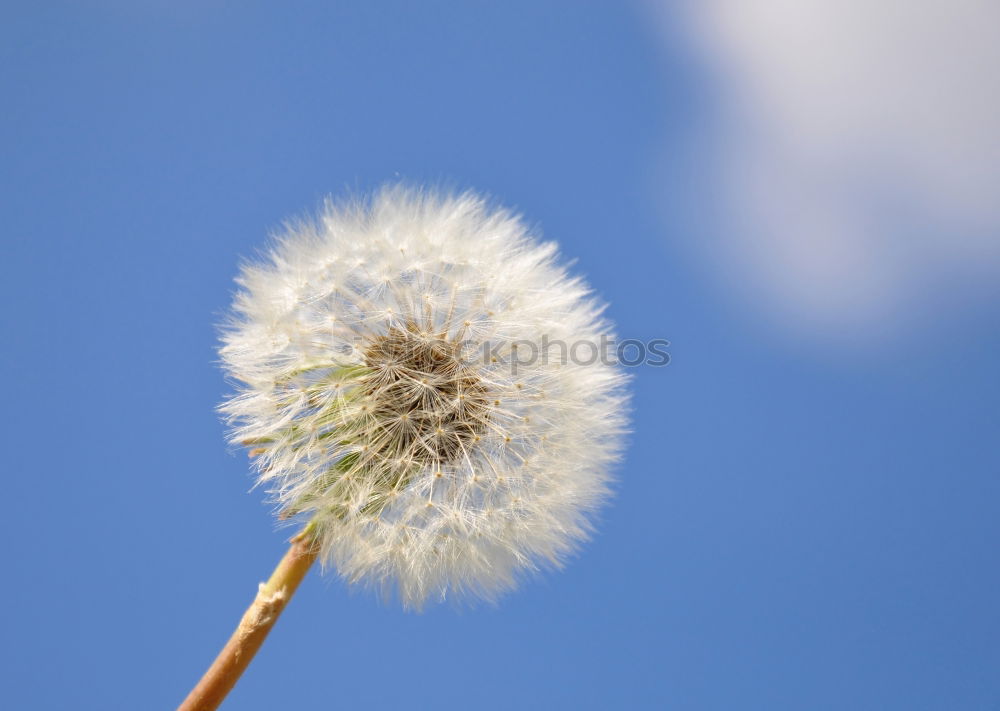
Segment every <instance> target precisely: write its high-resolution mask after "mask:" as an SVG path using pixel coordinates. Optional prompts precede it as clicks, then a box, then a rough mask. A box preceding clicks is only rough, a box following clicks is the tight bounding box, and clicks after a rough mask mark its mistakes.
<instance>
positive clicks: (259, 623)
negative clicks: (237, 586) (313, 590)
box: [177, 526, 318, 711]
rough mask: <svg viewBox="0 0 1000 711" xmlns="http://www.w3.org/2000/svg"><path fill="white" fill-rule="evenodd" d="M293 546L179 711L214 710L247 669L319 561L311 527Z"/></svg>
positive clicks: (292, 542) (295, 539) (297, 537)
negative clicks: (312, 567)
mask: <svg viewBox="0 0 1000 711" xmlns="http://www.w3.org/2000/svg"><path fill="white" fill-rule="evenodd" d="M291 544H292V545H291V547H290V548H289V549H288V552H287V553H285V557H284V558H282V559H281V562H280V563H278V567H277V568H275V569H274V572H273V573H272V574H271V577H270V579H269V580H268V581H267V582H266V583H261V584H260V587H259V589H258V591H257V597H256V598H255V599H254V601H253V603H252V604H251V605H250V607H249V608H247V611H246V612H245V613H244V614H243V619H241V620H240V624H239V626H238V627H237V628H236V631H235V632H233V635H232V637H230V638H229V641H228V642H226V646H225V647H223V648H222V651H221V652H219V656H218V657H216V658H215V661H214V662H212V666H210V667H209V668H208V671H206V672H205V675H204V676H203V677H202V678H201V680H200V681H199V682H198V684H197V686H195V687H194V689H192V690H191V693H190V694H188V697H187V698H186V699H184V702H183V703H182V704H181V705H180V706H179V707H178V709H177V711H212V709H216V708H218V707H219V704H221V703H222V701H223V700H224V699H225V698H226V695H227V694H228V693H229V692H230V690H232V688H233V686H235V684H236V682H237V680H238V679H239V678H240V676H241V675H242V674H243V672H244V670H246V668H247V666H248V665H249V664H250V660H252V659H253V657H254V655H255V654H256V653H257V650H258V649H260V645H261V644H263V642H264V639H265V638H266V637H267V634H268V632H270V631H271V628H272V627H273V626H274V623H275V622H276V621H277V620H278V616H279V615H280V614H281V612H282V610H284V609H285V605H287V604H288V601H289V600H290V599H291V597H292V595H293V594H294V593H295V590H296V588H298V586H299V583H301V582H302V578H304V577H305V574H306V573H307V572H308V571H309V568H310V567H311V566H312V564H313V562H314V561H315V560H316V556H317V554H318V550H317V547H316V544H315V541H314V538H313V531H312V527H311V526H307V527H306V528H305V529H304V530H303V531H302V532H301V533H299V534H298V535H297V536H295V538H293V539H292V541H291Z"/></svg>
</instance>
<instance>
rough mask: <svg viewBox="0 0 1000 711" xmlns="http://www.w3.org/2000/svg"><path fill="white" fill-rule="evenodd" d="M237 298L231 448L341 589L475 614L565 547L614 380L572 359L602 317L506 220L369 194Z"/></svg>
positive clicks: (612, 419) (583, 352)
mask: <svg viewBox="0 0 1000 711" xmlns="http://www.w3.org/2000/svg"><path fill="white" fill-rule="evenodd" d="M238 283H239V285H240V287H241V290H240V291H239V292H238V294H237V296H236V298H235V303H234V306H233V315H232V318H231V321H230V323H229V324H228V326H227V328H226V331H225V334H224V337H223V341H224V343H223V347H222V349H221V355H222V359H223V362H224V365H225V368H226V370H227V372H228V373H229V374H230V375H231V376H232V377H233V378H235V379H236V380H237V381H239V383H240V389H239V391H238V393H236V394H235V395H234V396H233V397H232V398H231V399H229V400H228V401H227V402H225V403H224V404H223V405H222V407H221V409H222V411H223V413H224V414H225V415H226V416H227V417H228V419H229V421H230V422H231V424H232V426H233V428H232V440H233V441H234V442H239V443H242V444H245V445H246V446H249V447H251V448H252V454H253V455H254V456H255V459H254V461H255V464H256V467H257V471H258V480H259V482H260V483H263V484H264V485H266V486H267V487H268V489H269V490H270V492H271V493H272V495H273V497H274V500H275V501H276V503H277V504H278V508H279V511H280V516H281V518H284V519H287V518H291V517H296V518H302V519H305V520H310V521H313V525H314V526H315V530H316V531H317V535H318V541H319V544H320V545H321V547H322V558H323V560H324V562H325V563H327V564H332V565H333V566H334V567H335V568H336V569H337V570H338V571H339V572H340V573H341V575H342V576H344V577H345V578H346V579H347V580H348V581H351V582H363V583H367V584H370V585H372V586H374V587H377V588H380V589H381V590H382V591H383V592H386V593H391V592H392V591H395V592H396V593H398V595H399V597H400V599H401V600H402V602H403V604H404V606H407V607H415V608H419V607H421V606H422V605H423V604H424V603H425V602H426V601H427V600H428V599H444V598H445V597H446V596H451V597H453V598H462V597H464V596H469V595H471V596H478V597H485V598H487V599H492V598H495V597H496V596H497V595H498V594H500V593H501V592H503V591H505V590H507V589H509V588H511V587H512V586H513V585H514V584H515V582H516V579H517V577H518V573H519V572H520V571H525V570H534V569H537V568H538V567H539V566H541V565H545V564H550V565H558V564H560V562H561V561H562V560H563V559H564V558H565V556H566V555H567V554H569V553H570V552H572V551H573V550H574V548H575V546H576V545H577V544H578V543H579V542H580V541H581V540H583V539H584V538H585V537H586V535H587V533H588V531H589V528H590V521H591V518H592V516H593V514H594V512H595V511H596V509H597V508H598V507H599V506H600V504H601V503H602V502H603V500H604V499H605V498H606V497H607V495H608V482H609V476H610V468H611V466H612V465H613V463H614V460H615V459H616V457H617V455H618V453H619V449H620V445H621V439H622V432H623V428H624V426H625V404H626V395H625V392H624V380H625V379H624V377H623V375H622V374H621V373H620V372H619V370H618V369H617V368H616V367H615V366H614V365H613V364H611V363H609V362H608V361H607V360H606V359H604V358H597V359H596V360H593V356H594V355H595V354H596V353H598V352H599V349H604V350H606V344H607V343H608V342H609V339H610V338H611V335H612V334H611V331H610V326H609V324H608V323H607V322H606V321H605V320H604V319H603V318H602V317H601V311H602V306H601V305H600V304H598V303H597V302H595V301H594V299H593V298H592V297H591V296H590V295H589V291H588V288H587V286H586V285H585V284H584V283H583V282H582V281H580V280H579V279H576V278H573V277H570V276H569V275H568V274H567V273H566V271H565V269H564V268H563V267H562V266H560V265H559V264H557V262H556V246H555V245H554V244H552V243H539V242H537V241H535V240H534V239H533V238H532V237H531V235H530V234H529V233H528V231H527V230H526V228H525V226H524V224H523V223H522V222H521V221H520V220H519V219H518V218H517V217H516V216H514V215H512V214H511V213H509V212H507V211H504V210H499V209H493V208H491V207H490V206H488V205H487V204H486V203H485V202H484V201H483V200H482V199H481V198H479V197H477V196H475V195H473V194H469V193H466V194H463V195H442V194H436V193H433V192H426V191H418V190H413V189H407V188H403V187H391V188H385V189H383V190H382V191H380V192H379V193H377V194H376V195H375V196H373V197H372V198H371V199H369V200H363V201H358V202H354V203H350V204H345V205H335V204H332V203H327V204H326V206H325V207H324V209H323V211H322V213H321V214H320V216H319V217H318V218H317V219H316V220H313V221H304V222H300V223H296V224H294V225H292V226H291V227H289V228H288V230H287V231H286V233H285V234H284V235H283V236H281V237H280V238H279V239H278V241H277V243H276V244H275V246H274V247H273V248H272V250H271V251H270V253H269V254H268V255H267V257H266V259H265V260H264V261H263V262H262V263H259V264H248V265H246V266H244V267H243V270H242V273H241V275H240V277H239V279H238ZM602 337H603V340H602ZM571 351H572V353H571Z"/></svg>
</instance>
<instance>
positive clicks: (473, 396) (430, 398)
mask: <svg viewBox="0 0 1000 711" xmlns="http://www.w3.org/2000/svg"><path fill="white" fill-rule="evenodd" d="M365 365H366V366H368V368H370V369H371V373H370V374H369V375H367V376H365V378H364V380H363V385H362V387H363V389H364V393H365V396H366V398H367V400H368V402H369V403H370V404H371V417H372V418H373V420H374V423H375V425H376V426H375V430H374V431H375V435H374V436H373V438H372V443H373V445H374V446H375V447H376V448H377V449H378V450H379V453H380V454H381V455H382V456H384V457H402V458H405V459H409V460H411V461H415V462H418V463H421V464H426V463H432V462H437V463H448V462H453V461H458V460H460V459H461V458H462V457H463V455H464V453H466V452H468V451H469V447H470V445H471V444H473V442H475V441H477V440H478V439H479V437H480V435H481V434H482V432H483V430H484V429H485V428H486V423H487V420H488V419H489V413H490V403H491V402H492V401H491V400H490V398H489V393H488V390H487V387H486V386H485V384H484V383H483V382H482V380H481V378H480V377H479V375H478V373H477V371H476V369H475V367H474V364H472V363H468V362H465V360H464V359H463V357H462V353H461V352H460V348H459V345H458V344H456V343H454V342H451V341H449V340H448V339H447V338H446V337H445V336H444V335H443V334H429V333H425V332H422V331H420V330H419V329H418V328H416V327H415V326H412V325H411V326H407V327H406V328H392V329H390V330H389V332H388V333H387V334H386V335H384V336H379V337H377V338H376V339H375V340H374V341H373V342H372V343H371V344H370V345H369V346H368V348H367V349H366V350H365Z"/></svg>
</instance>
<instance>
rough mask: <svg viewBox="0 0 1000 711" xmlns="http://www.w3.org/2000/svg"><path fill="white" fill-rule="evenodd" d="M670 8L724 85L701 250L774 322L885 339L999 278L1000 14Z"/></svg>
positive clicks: (839, 5) (855, 4)
mask: <svg viewBox="0 0 1000 711" xmlns="http://www.w3.org/2000/svg"><path fill="white" fill-rule="evenodd" d="M669 7H670V8H671V9H670V10H669V11H666V10H665V11H664V12H663V15H662V16H663V18H664V19H665V22H664V26H665V27H668V28H669V29H670V33H671V36H673V37H674V38H676V37H677V36H678V33H679V34H682V35H684V36H686V37H687V38H688V41H689V42H690V44H691V46H692V47H693V48H694V51H695V53H696V54H697V56H699V57H700V59H701V61H702V62H703V65H704V66H707V67H708V68H709V69H710V76H711V77H712V78H713V80H714V81H715V82H716V84H715V87H714V88H715V89H716V90H717V92H718V93H717V95H716V99H717V101H715V102H714V104H713V105H714V106H715V107H716V109H717V110H718V112H719V119H720V120H719V122H718V124H717V125H715V126H714V128H713V130H712V131H711V132H710V138H709V144H708V145H706V146H704V147H703V148H704V149H705V150H706V151H710V153H711V155H713V156H714V157H715V159H716V168H717V169H716V170H715V171H714V172H713V175H714V180H716V181H718V183H717V185H718V184H721V185H722V186H723V187H724V191H723V194H724V195H725V196H726V198H725V201H724V206H725V210H724V212H725V213H726V215H727V218H728V219H727V227H728V229H724V230H720V233H721V234H724V235H725V236H724V237H723V236H720V237H719V238H718V240H716V241H714V242H712V243H711V244H710V245H708V248H707V249H706V250H704V255H705V256H706V257H707V258H708V259H710V260H711V261H712V262H713V263H716V264H719V265H721V267H722V268H723V269H724V270H725V273H726V274H727V275H729V276H730V277H732V276H733V275H736V282H737V286H739V287H741V288H744V289H749V293H750V294H752V295H754V296H755V297H756V299H757V301H759V302H761V303H763V304H765V305H766V306H767V307H768V309H769V311H770V312H771V313H772V315H774V316H775V317H776V318H777V319H778V320H779V321H781V322H783V323H787V324H791V325H793V326H796V327H799V328H801V327H803V326H804V327H806V328H808V329H811V330H813V331H816V332H820V331H822V332H826V333H829V332H831V331H837V332H840V333H848V332H851V333H852V334H853V335H857V334H858V333H861V332H862V331H863V332H865V333H866V334H871V333H876V332H886V331H887V330H888V327H891V326H893V325H897V324H900V323H902V322H904V321H905V320H906V319H907V317H908V315H912V313H913V312H915V311H921V312H926V310H927V308H928V307H931V308H935V307H936V308H940V304H941V299H940V298H928V293H929V291H930V290H932V289H933V290H935V293H936V294H937V295H938V297H940V295H941V293H942V291H945V292H946V291H948V289H949V287H955V289H956V290H957V291H965V290H967V289H968V287H969V285H970V284H980V285H981V287H982V288H981V289H980V291H983V290H985V291H987V292H988V291H990V289H991V288H992V285H993V284H995V283H996V282H998V281H1000V280H998V277H1000V3H997V2H996V0H908V1H906V2H894V1H893V0H867V1H862V0H827V1H823V0H756V1H754V2H750V1H743V2H741V1H739V0H701V1H700V2H697V3H694V2H692V3H689V4H681V5H678V4H672V5H670V6H669ZM678 27H680V28H681V29H680V30H679V29H678ZM958 300H959V301H960V300H961V299H958ZM935 304H936V306H935ZM952 305H954V304H952ZM831 327H834V328H833V329H831Z"/></svg>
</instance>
